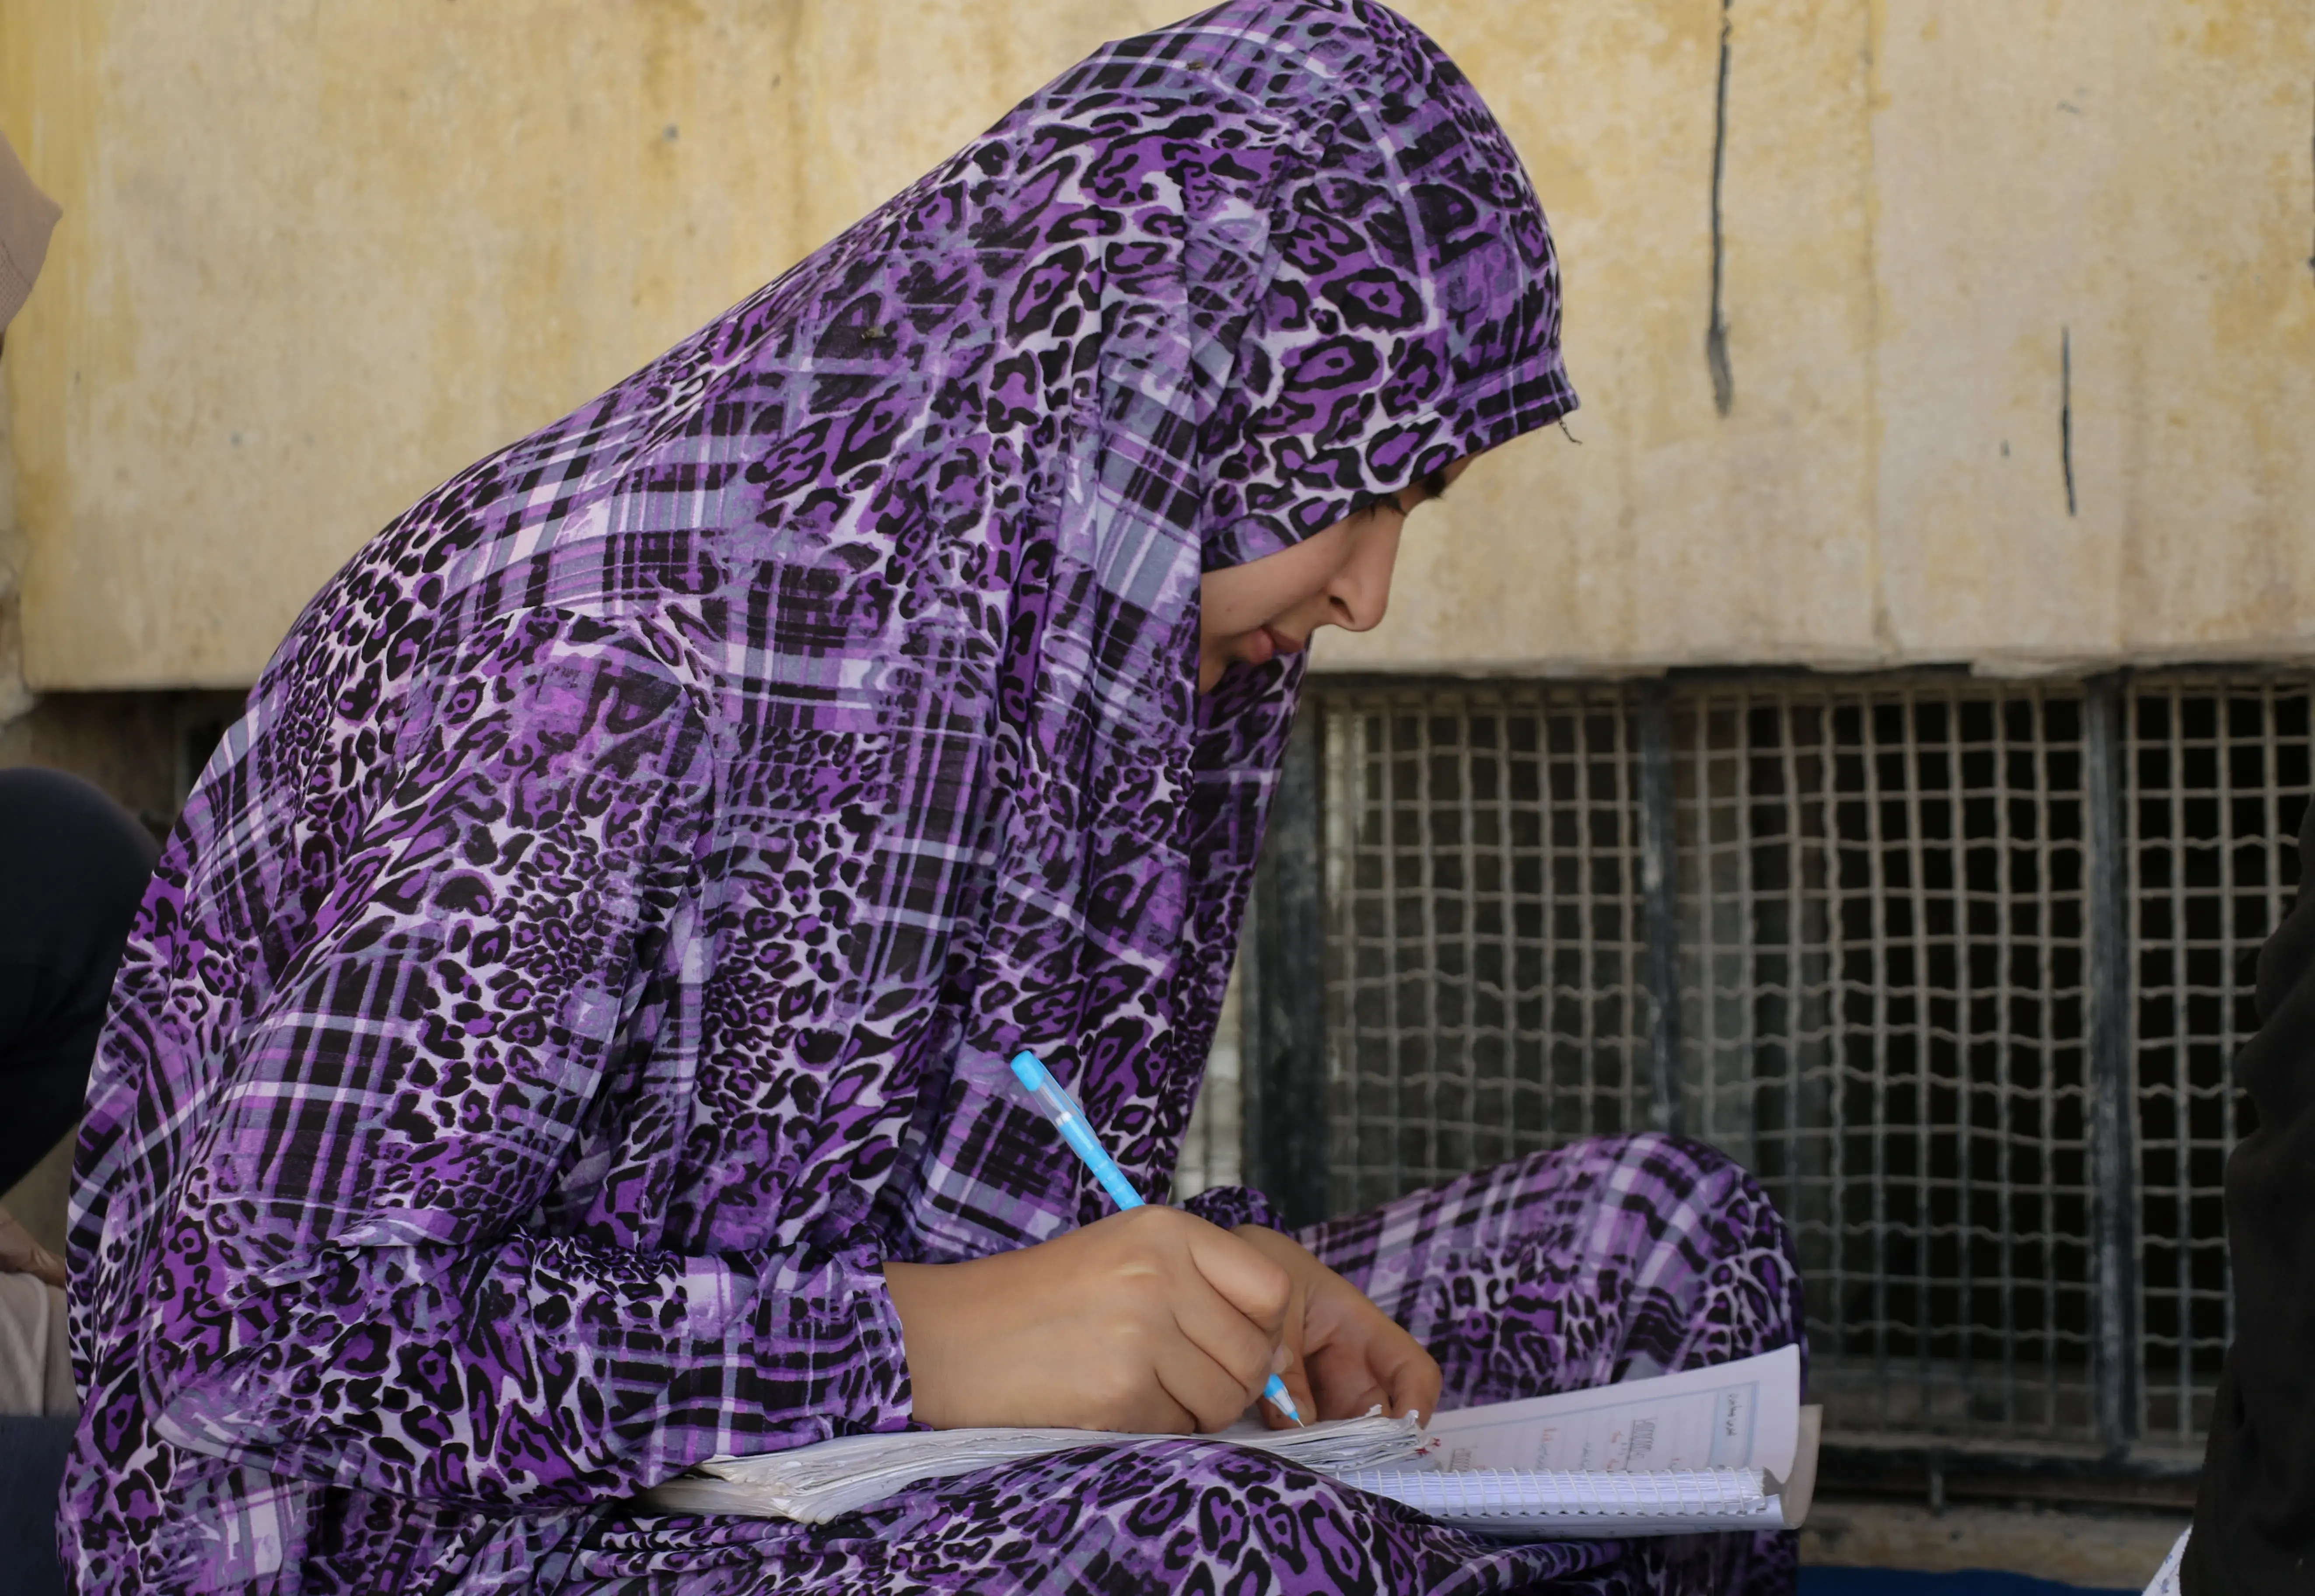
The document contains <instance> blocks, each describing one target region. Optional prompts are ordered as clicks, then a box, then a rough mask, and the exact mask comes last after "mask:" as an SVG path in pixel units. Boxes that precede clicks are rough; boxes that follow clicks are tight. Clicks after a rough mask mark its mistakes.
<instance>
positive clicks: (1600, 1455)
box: [642, 1347, 1818, 1540]
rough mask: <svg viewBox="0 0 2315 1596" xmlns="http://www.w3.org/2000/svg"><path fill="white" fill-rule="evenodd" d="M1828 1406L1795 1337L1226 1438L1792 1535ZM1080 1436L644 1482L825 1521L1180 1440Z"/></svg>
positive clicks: (1463, 1487) (1485, 1486)
mask: <svg viewBox="0 0 2315 1596" xmlns="http://www.w3.org/2000/svg"><path fill="white" fill-rule="evenodd" d="M1817 1420H1818V1410H1817V1409H1815V1408H1804V1407H1803V1406H1801V1405H1800V1353H1799V1351H1798V1349H1796V1348H1793V1347H1785V1348H1781V1349H1779V1350H1778V1351H1777V1352H1765V1353H1762V1354H1761V1356H1759V1357H1757V1358H1746V1359H1743V1360H1741V1361H1737V1362H1734V1363H1722V1364H1716V1365H1714V1366H1712V1367H1710V1368H1707V1369H1692V1370H1684V1371H1683V1372H1681V1373H1679V1374H1669V1375H1660V1376H1656V1377H1654V1378H1652V1379H1636V1380H1626V1381H1623V1382H1622V1383H1620V1384H1618V1385H1613V1386H1603V1387H1600V1388H1596V1389H1593V1390H1588V1391H1570V1392H1566V1393H1564V1394H1562V1395H1560V1396H1557V1397H1535V1398H1532V1399H1530V1400H1527V1401H1523V1402H1502V1403H1495V1404H1491V1405H1485V1406H1480V1407H1472V1408H1465V1409H1462V1410H1460V1411H1459V1412H1453V1413H1441V1414H1435V1415H1433V1417H1432V1421H1431V1423H1430V1424H1429V1425H1427V1426H1421V1427H1418V1426H1417V1425H1416V1424H1415V1421H1414V1419H1413V1418H1412V1417H1401V1418H1395V1419H1394V1418H1387V1417H1385V1416H1383V1415H1382V1414H1379V1413H1374V1414H1368V1415H1367V1416H1366V1417H1364V1418H1359V1419H1343V1420H1337V1421H1335V1422H1333V1423H1323V1424H1312V1425H1310V1426H1308V1428H1306V1429H1301V1430H1265V1429H1264V1428H1262V1427H1261V1426H1259V1425H1257V1424H1255V1423H1238V1424H1237V1425H1233V1426H1232V1427H1231V1428H1230V1429H1228V1430H1226V1431H1224V1432H1221V1433H1220V1435H1219V1436H1216V1437H1214V1439H1216V1440H1219V1441H1229V1442H1232V1443H1234V1444H1237V1445H1240V1446H1245V1447H1248V1448H1250V1449H1253V1450H1259V1451H1265V1452H1269V1453H1272V1454H1273V1455H1274V1456H1277V1457H1280V1458H1283V1459H1287V1460H1289V1461H1291V1462H1293V1463H1296V1464H1298V1465H1299V1466H1301V1467H1306V1468H1309V1469H1312V1470H1314V1471H1316V1472H1318V1473H1322V1474H1329V1475H1333V1476H1335V1477H1336V1478H1337V1479H1340V1480H1342V1481H1343V1482H1344V1484H1345V1485H1353V1486H1356V1487H1357V1488H1358V1489H1360V1490H1362V1491H1370V1492H1372V1493H1374V1494H1377V1495H1379V1496H1387V1497H1390V1498H1392V1499H1393V1500H1395V1501H1397V1502H1401V1503H1406V1505H1407V1506H1409V1507H1412V1508H1415V1510H1417V1511H1418V1512H1424V1513H1427V1514H1429V1515H1430V1516H1431V1517H1432V1518H1434V1519H1437V1520H1439V1521H1441V1522H1443V1523H1449V1524H1454V1525H1458V1526H1460V1527H1462V1528H1466V1529H1469V1530H1477V1531H1480V1532H1482V1533H1486V1534H1489V1535H1495V1536H1502V1537H1505V1538H1522V1539H1552V1540H1571V1539H1598V1538H1626V1537H1632V1536H1641V1535H1681V1534H1688V1533H1691V1532H1694V1531H1699V1530H1780V1529H1797V1528H1799V1526H1800V1523H1801V1520H1802V1519H1803V1517H1804V1516H1805V1514H1806V1513H1807V1512H1808V1503H1809V1497H1810V1495H1811V1494H1813V1492H1814V1486H1815V1479H1816V1445H1817V1429H1818V1423H1817ZM1181 1439H1182V1438H1181V1437H1180V1436H1175V1435H1117V1434H1111V1433H1108V1432H1097V1431H1086V1430H937V1431H913V1432H907V1433H904V1434H897V1435H852V1436H845V1437H842V1438H840V1439H838V1440H835V1441H822V1442H820V1444H819V1445H817V1446H808V1447H799V1448H796V1449H795V1450H792V1451H785V1452H770V1453H766V1454H764V1455H761V1456H758V1457H753V1458H716V1459H710V1460H709V1461H708V1462H707V1463H705V1464H703V1465H701V1466H700V1467H698V1468H696V1469H694V1470H693V1471H692V1472H690V1473H689V1474H687V1475H685V1476H682V1477H680V1478H679V1479H674V1480H670V1481H669V1482H668V1483H666V1484H665V1485H660V1486H658V1487H657V1488H656V1489H654V1490H652V1491H650V1492H647V1493H646V1494H644V1496H643V1499H642V1505H643V1506H644V1507H645V1508H646V1509H649V1510H652V1511H657V1512H708V1513H734V1514H743V1515H748V1516H751V1517H758V1518H787V1519H796V1520H800V1521H803V1522H805V1523H814V1524H817V1523H826V1522H827V1521H829V1520H831V1519H834V1518H838V1517H840V1516H841V1515H843V1514H845V1513H847V1512H858V1511H859V1510H861V1509H863V1508H866V1507H872V1506H874V1504H875V1503H879V1502H882V1501H883V1500H884V1499H886V1498H887V1497H890V1496H892V1495H895V1494H899V1493H900V1492H901V1491H904V1490H906V1489H908V1488H909V1486H911V1485H919V1484H922V1483H924V1482H926V1481H928V1480H935V1479H945V1478H953V1477H955V1476H962V1475H967V1474H972V1473H977V1472H979V1471H980V1470H981V1469H985V1468H994V1467H1002V1466H1004V1465H1006V1464H1007V1463H1013V1462H1017V1461H1020V1460H1021V1459H1026V1458H1034V1457H1040V1456H1043V1455H1045V1454H1048V1453H1051V1452H1058V1451H1063V1450H1070V1449H1074V1448H1080V1447H1120V1446H1137V1445H1147V1444H1150V1443H1152V1442H1162V1441H1179V1440H1181Z"/></svg>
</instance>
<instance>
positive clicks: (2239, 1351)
mask: <svg viewBox="0 0 2315 1596" xmlns="http://www.w3.org/2000/svg"><path fill="white" fill-rule="evenodd" d="M2299 857H2300V860H2301V867H2302V871H2304V870H2306V868H2307V865H2308V863H2309V862H2310V861H2315V805H2311V806H2310V808H2309V810H2308V811H2307V818H2306V821H2305V824H2304V825H2303V827H2302V829H2301V832H2300V837H2299ZM2257 998H2258V1017H2259V1029H2258V1034H2257V1036H2255V1037H2253V1038H2252V1039H2251V1041H2250V1042H2249V1044H2248V1046H2246V1047H2245V1048H2244V1049H2243V1051H2242V1054H2241V1056H2240V1059H2239V1060H2237V1061H2236V1066H2235V1072H2236V1078H2237V1079H2238V1080H2239V1081H2240V1084H2241V1086H2242V1088H2243V1089H2244V1090H2245V1091H2246V1092H2248V1093H2249V1095H2250V1098H2251V1102H2252V1104H2254V1105H2255V1106H2256V1108H2257V1112H2258V1128H2257V1130H2256V1131H2252V1132H2251V1134H2250V1135H2248V1137H2245V1138H2244V1139H2243V1140H2242V1143H2241V1145H2240V1146H2239V1147H2237V1148H2235V1150H2234V1153H2233V1154H2232V1156H2231V1157H2229V1158H2228V1160H2227V1254H2228V1258H2229V1260H2230V1262H2231V1263H2232V1264H2233V1265H2234V1287H2235V1302H2236V1309H2235V1323H2236V1326H2237V1328H2236V1332H2235V1342H2234V1345H2233V1346H2231V1347H2230V1348H2229V1349H2228V1351H2227V1363H2226V1370H2225V1373H2224V1374H2223V1375H2222V1377H2221V1379H2220V1382H2219V1390H2218V1399H2217V1401H2216V1403H2215V1405H2214V1408H2213V1414H2212V1416H2211V1439H2210V1446H2209V1450H2208V1454H2207V1456H2206V1458H2205V1459H2204V1465H2203V1484H2202V1489H2201V1491H2200V1492H2199V1493H2198V1494H2197V1498H2196V1501H2195V1533H2194V1538H2193V1539H2192V1540H2191V1541H2189V1542H2188V1543H2187V1546H2186V1557H2185V1560H2184V1563H2183V1565H2182V1567H2181V1570H2180V1573H2181V1574H2182V1576H2183V1578H2182V1581H2181V1583H2182V1585H2183V1587H2184V1589H2185V1590H2186V1592H2188V1596H2267V1593H2268V1592H2275V1596H2281V1592H2286V1591H2288V1592H2303V1591H2305V1590H2307V1589H2308V1588H2309V1584H2310V1582H2311V1581H2315V1361H2311V1359H2310V1358H2309V1355H2308V1353H2309V1349H2310V1348H2311V1346H2315V1222H2311V1221H2315V873H2307V874H2305V875H2304V876H2302V882H2301V886H2300V891H2299V901H2298V903H2297V905H2296V906H2295V907H2294V908H2293V909H2292V911H2291V913H2290V914H2289V915H2287V916H2286V917H2284V922H2283V924H2282V925H2281V926H2279V927H2276V929H2275V935H2273V936H2271V937H2269V938H2268V939H2267V944H2266V946H2265V947H2264V948H2262V949H2261V950H2260V951H2259V958H2258V989H2257Z"/></svg>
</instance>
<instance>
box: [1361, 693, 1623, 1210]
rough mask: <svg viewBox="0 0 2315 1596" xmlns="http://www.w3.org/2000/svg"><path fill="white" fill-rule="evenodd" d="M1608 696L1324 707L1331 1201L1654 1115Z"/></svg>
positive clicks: (1368, 1198) (1377, 1195) (1380, 1194)
mask: <svg viewBox="0 0 2315 1596" xmlns="http://www.w3.org/2000/svg"><path fill="white" fill-rule="evenodd" d="M1629 718H1630V717H1629V716H1628V714H1626V713H1625V708H1624V705H1623V702H1622V699H1621V697H1620V696H1619V694H1617V693H1616V692H1614V691H1612V690H1609V691H1598V692H1589V693H1587V692H1582V691H1566V692H1552V693H1517V692H1514V693H1487V692H1472V693H1462V694H1454V695H1407V694H1397V695H1384V696H1370V697H1362V698H1356V699H1339V700H1338V699H1335V698H1334V697H1332V696H1329V698H1328V700H1327V709H1326V745H1325V746H1326V765H1327V780H1326V900H1327V904H1328V920H1329V927H1328V929H1329V936H1328V947H1327V956H1328V961H1329V966H1328V967H1329V972H1330V979H1329V980H1328V983H1327V986H1328V993H1327V996H1328V1006H1329V1010H1330V1014H1329V1031H1330V1033H1331V1034H1332V1038H1333V1043H1332V1046H1331V1047H1330V1050H1329V1051H1330V1052H1331V1054H1332V1056H1333V1058H1334V1060H1335V1068H1334V1072H1333V1084H1332V1093H1333V1101H1332V1102H1331V1103H1330V1104H1329V1111H1330V1116H1331V1122H1332V1125H1333V1139H1334V1148H1333V1159H1332V1165H1331V1167H1332V1171H1333V1188H1332V1195H1333V1201H1334V1206H1335V1210H1336V1211H1338V1212H1348V1211H1352V1210H1357V1209H1362V1208H1366V1207H1370V1206H1372V1205H1373V1204H1376V1203H1379V1202H1383V1201H1388V1200H1389V1199H1390V1198H1392V1197H1395V1196H1397V1195H1398V1194H1399V1193H1401V1192H1404V1191H1411V1190H1413V1189H1414V1188H1415V1187H1417V1186H1423V1185H1428V1184H1432V1182H1434V1181H1439V1180H1443V1179H1445V1178H1447V1177H1449V1176H1450V1175H1458V1174H1460V1173H1461V1172H1463V1171H1464V1170H1467V1169H1474V1168H1482V1167H1485V1166H1487V1165H1489V1164H1493V1163H1499V1162H1501V1161H1502V1160H1503V1159H1505V1158H1509V1157H1513V1156H1514V1155H1516V1154H1519V1153H1521V1152H1526V1151H1529V1150H1530V1149H1532V1148H1542V1147H1548V1146H1553V1145H1556V1144H1557V1143H1559V1142H1563V1141H1566V1140H1568V1139H1571V1138H1574V1137H1580V1136H1591V1135H1598V1134H1601V1133H1605V1132H1610V1131H1620V1130H1623V1129H1625V1128H1627V1127H1628V1126H1633V1125H1639V1124H1645V1122H1646V1117H1645V1105H1644V1104H1642V1103H1640V1102H1639V1101H1638V1100H1637V1099H1636V1094H1637V1093H1639V1092H1640V1090H1641V1086H1640V1085H1639V1076H1640V1073H1641V1072H1640V1071H1639V1069H1638V1068H1637V1050H1638V1049H1639V1048H1640V1047H1641V1046H1642V1045H1643V1043H1644V1041H1645V1031H1644V1029H1643V1026H1644V1024H1645V1015H1644V1013H1643V1010H1644V996H1643V994H1642V992H1641V989H1640V986H1639V975H1638V971H1639V961H1640V959H1641V956H1642V953H1643V948H1642V937H1643V933H1642V930H1641V927H1640V923H1639V919H1638V908H1637V903H1638V897H1637V894H1638V881H1639V874H1638V872H1639V864H1638V857H1637V849H1638V841H1637V836H1636V788H1635V785H1634V783H1635V779H1636V777H1635V773H1634V766H1633V759H1632V749H1631V740H1630V735H1629V733H1630V726H1629Z"/></svg>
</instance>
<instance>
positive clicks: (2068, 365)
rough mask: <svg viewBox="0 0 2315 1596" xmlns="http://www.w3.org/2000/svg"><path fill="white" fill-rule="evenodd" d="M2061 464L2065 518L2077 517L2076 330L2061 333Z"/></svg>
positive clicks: (2059, 335)
mask: <svg viewBox="0 0 2315 1596" xmlns="http://www.w3.org/2000/svg"><path fill="white" fill-rule="evenodd" d="M2058 460H2059V463H2060V464H2061V465H2063V466H2064V467H2065V469H2066V514H2067V515H2069V516H2073V515H2075V514H2077V513H2078V510H2079V506H2078V505H2077V504H2076V503H2075V501H2074V330H2073V329H2072V328H2071V327H2061V328H2060V329H2059V330H2058Z"/></svg>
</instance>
